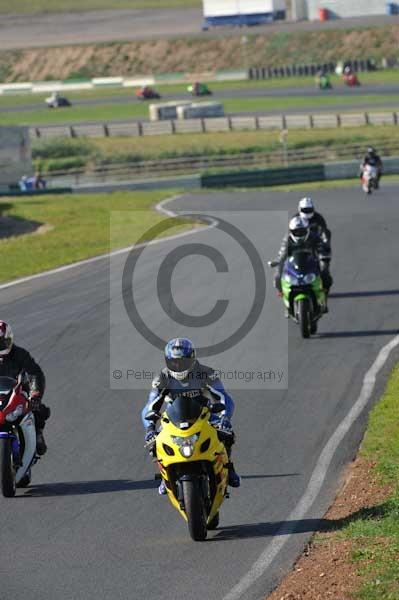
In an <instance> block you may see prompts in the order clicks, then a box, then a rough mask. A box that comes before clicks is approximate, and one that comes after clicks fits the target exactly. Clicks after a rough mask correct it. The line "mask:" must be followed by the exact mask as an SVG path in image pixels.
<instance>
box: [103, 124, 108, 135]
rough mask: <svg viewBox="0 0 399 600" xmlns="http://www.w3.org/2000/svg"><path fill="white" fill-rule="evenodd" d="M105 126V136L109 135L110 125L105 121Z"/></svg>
mask: <svg viewBox="0 0 399 600" xmlns="http://www.w3.org/2000/svg"><path fill="white" fill-rule="evenodd" d="M103 128H104V135H105V137H109V129H108V125H107V124H106V123H104V125H103Z"/></svg>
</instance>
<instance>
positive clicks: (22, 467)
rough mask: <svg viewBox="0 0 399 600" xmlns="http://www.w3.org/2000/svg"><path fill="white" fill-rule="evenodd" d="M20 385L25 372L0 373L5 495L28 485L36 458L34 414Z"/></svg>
mask: <svg viewBox="0 0 399 600" xmlns="http://www.w3.org/2000/svg"><path fill="white" fill-rule="evenodd" d="M23 388H24V374H20V375H19V376H18V379H17V380H15V379H13V378H12V377H0V488H1V493H2V494H3V496H4V497H6V498H12V497H13V496H15V492H16V488H17V487H27V486H28V485H29V483H30V480H31V467H32V466H33V465H34V464H35V462H36V461H37V460H38V457H37V456H36V428H35V417H34V415H33V413H32V410H31V407H30V402H29V397H28V394H27V393H26V392H25V391H24V389H23Z"/></svg>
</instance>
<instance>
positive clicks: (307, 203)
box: [294, 196, 331, 244]
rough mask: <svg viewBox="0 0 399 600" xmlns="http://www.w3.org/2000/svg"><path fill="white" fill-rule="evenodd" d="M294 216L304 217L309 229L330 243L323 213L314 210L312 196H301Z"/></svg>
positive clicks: (329, 234) (329, 232) (329, 233)
mask: <svg viewBox="0 0 399 600" xmlns="http://www.w3.org/2000/svg"><path fill="white" fill-rule="evenodd" d="M294 216H295V217H301V218H302V219H306V220H307V221H308V223H309V227H310V230H311V231H313V232H315V233H316V234H318V235H319V236H320V237H321V239H322V240H323V241H325V242H326V243H328V244H329V243H330V240H331V231H330V230H329V229H328V227H327V222H326V220H325V218H324V217H323V215H321V214H320V213H319V212H316V210H315V207H314V203H313V200H312V198H309V196H308V197H305V198H302V200H300V201H299V204H298V212H297V213H296V215H294Z"/></svg>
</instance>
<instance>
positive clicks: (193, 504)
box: [183, 479, 207, 542]
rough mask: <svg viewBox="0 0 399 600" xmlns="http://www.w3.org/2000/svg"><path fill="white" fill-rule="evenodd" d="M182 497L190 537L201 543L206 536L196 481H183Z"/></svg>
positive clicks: (200, 494) (203, 512)
mask: <svg viewBox="0 0 399 600" xmlns="http://www.w3.org/2000/svg"><path fill="white" fill-rule="evenodd" d="M183 497H184V507H185V511H186V515H187V521H188V530H189V532H190V536H191V538H192V539H193V540H194V541H195V542H202V541H204V540H205V539H206V535H207V529H206V514H205V503H204V499H203V497H202V491H201V488H200V482H199V481H198V480H197V479H192V480H188V481H183Z"/></svg>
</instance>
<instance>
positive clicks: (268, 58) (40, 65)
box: [0, 0, 399, 81]
mask: <svg viewBox="0 0 399 600" xmlns="http://www.w3.org/2000/svg"><path fill="white" fill-rule="evenodd" d="M0 2H1V0H0ZM398 44H399V26H398V25H392V26H386V27H381V28H375V29H373V28H366V29H356V30H346V31H334V30H332V31H317V32H316V31H313V32H295V33H273V34H268V35H253V36H248V43H247V45H246V51H245V53H244V52H243V47H242V43H241V38H240V37H230V38H208V39H204V38H190V39H179V40H173V39H162V40H157V41H154V40H151V41H137V42H126V43H123V42H118V43H116V42H115V43H107V44H97V45H81V46H70V47H67V48H65V47H62V48H54V49H51V51H50V50H49V49H48V48H45V49H44V48H43V49H41V48H38V49H31V50H20V51H6V52H3V53H2V59H1V61H0V80H7V81H26V80H28V81H32V80H43V79H46V78H54V79H65V78H67V77H76V76H79V75H80V76H83V77H93V76H107V75H108V76H109V75H115V74H118V75H124V76H137V75H139V74H148V73H165V72H173V71H186V72H197V73H200V72H203V71H209V69H210V65H211V66H212V69H235V68H240V67H241V68H242V67H244V66H245V63H246V62H248V63H249V64H250V65H251V66H267V65H273V66H275V65H282V64H289V63H294V62H295V63H297V62H298V61H299V60H300V61H301V62H313V61H314V62H319V61H320V62H325V61H329V60H337V59H345V58H352V59H355V58H364V57H370V56H371V57H374V58H382V57H389V56H392V55H395V53H396V49H397V48H398ZM248 57H249V58H248Z"/></svg>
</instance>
